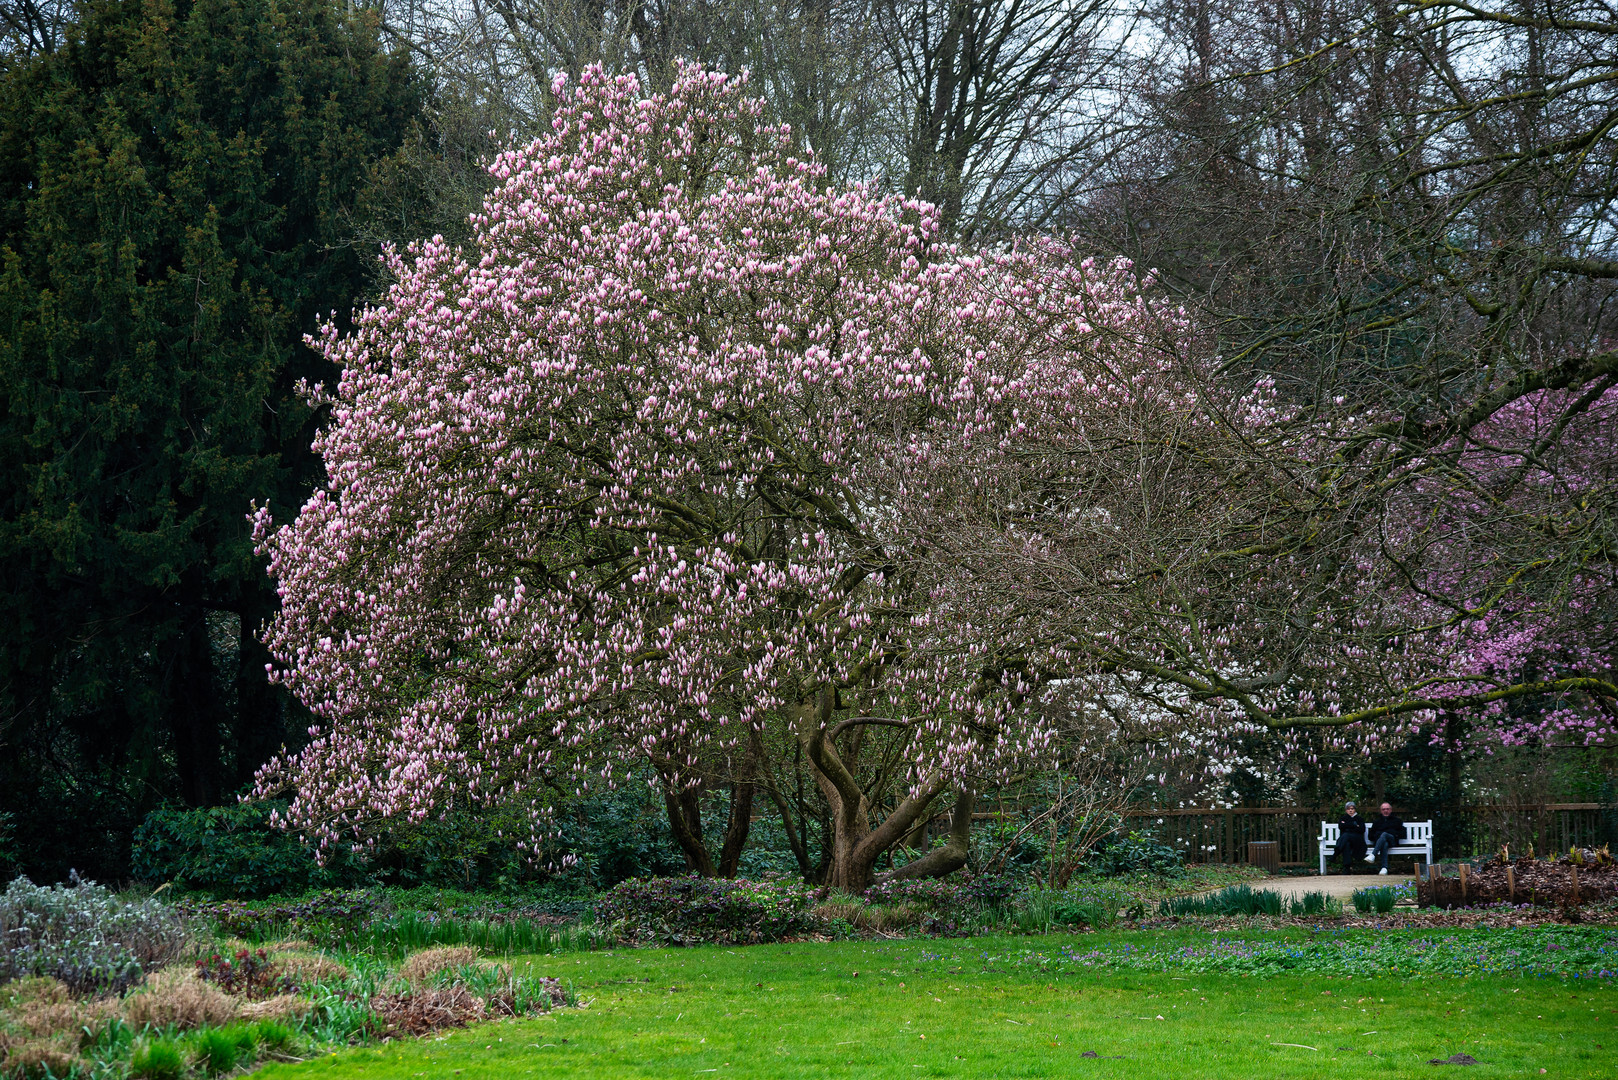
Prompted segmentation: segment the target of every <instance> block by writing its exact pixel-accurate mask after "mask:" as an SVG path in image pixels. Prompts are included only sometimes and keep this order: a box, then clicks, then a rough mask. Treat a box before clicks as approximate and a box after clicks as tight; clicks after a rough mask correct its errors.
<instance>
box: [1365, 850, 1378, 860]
mask: <svg viewBox="0 0 1618 1080" xmlns="http://www.w3.org/2000/svg"><path fill="white" fill-rule="evenodd" d="M1365 861H1366V862H1376V856H1375V855H1372V854H1371V853H1370V852H1369V851H1367V852H1366V853H1365Z"/></svg>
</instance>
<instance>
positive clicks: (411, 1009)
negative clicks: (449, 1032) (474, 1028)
mask: <svg viewBox="0 0 1618 1080" xmlns="http://www.w3.org/2000/svg"><path fill="white" fill-rule="evenodd" d="M371 1008H372V1009H373V1010H375V1012H376V1014H377V1016H378V1017H380V1018H381V1020H382V1023H383V1024H384V1025H386V1027H387V1030H388V1033H389V1034H392V1035H426V1034H428V1033H429V1032H433V1031H440V1030H442V1029H444V1028H451V1027H465V1026H466V1025H467V1024H472V1023H476V1022H478V1021H480V1020H484V1019H486V1018H487V1017H488V1009H487V1008H486V1007H485V1006H484V1004H483V1002H482V1001H481V1000H479V999H478V998H477V997H475V996H474V995H473V994H471V993H470V992H469V991H467V989H466V988H465V987H461V986H446V987H442V988H440V989H437V990H409V991H406V992H405V993H403V994H378V995H377V996H376V997H374V998H372V999H371Z"/></svg>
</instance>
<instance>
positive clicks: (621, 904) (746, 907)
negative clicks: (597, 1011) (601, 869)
mask: <svg viewBox="0 0 1618 1080" xmlns="http://www.w3.org/2000/svg"><path fill="white" fill-rule="evenodd" d="M813 900H814V890H813V889H811V888H810V887H809V886H807V885H800V884H798V883H796V882H784V881H723V880H716V879H713V878H699V877H683V878H632V879H630V880H629V881H625V882H622V883H621V884H619V885H618V886H617V887H616V888H614V889H613V890H612V891H611V892H609V893H606V894H605V895H603V896H602V897H601V898H600V899H598V900H597V901H596V918H597V919H599V920H600V921H601V922H603V923H608V924H610V925H612V927H613V929H614V931H615V932H616V933H617V934H618V936H620V937H622V938H626V939H631V940H640V941H651V940H658V941H667V942H670V943H672V944H694V943H696V942H708V941H712V942H725V943H732V944H741V943H752V942H766V941H782V940H784V939H786V938H789V937H795V936H798V935H801V934H810V933H815V932H816V931H819V930H823V929H824V928H825V927H824V925H823V924H822V921H821V920H820V919H819V918H818V917H817V916H816V915H815V914H814V912H813V911H812V910H810V907H811V904H812V902H813Z"/></svg>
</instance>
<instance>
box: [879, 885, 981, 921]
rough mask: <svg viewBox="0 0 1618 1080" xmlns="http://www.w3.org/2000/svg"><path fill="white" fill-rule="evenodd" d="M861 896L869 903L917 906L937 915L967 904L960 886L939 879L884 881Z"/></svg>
mask: <svg viewBox="0 0 1618 1080" xmlns="http://www.w3.org/2000/svg"><path fill="white" fill-rule="evenodd" d="M860 895H861V897H862V898H863V899H864V900H865V901H866V902H867V903H871V904H904V903H908V904H916V905H918V906H921V907H925V908H927V909H928V910H929V911H932V912H934V913H935V914H936V913H938V912H944V911H955V910H957V909H959V908H960V907H961V905H962V904H963V903H964V902H965V897H964V896H963V894H962V890H961V886H960V885H959V884H957V883H954V882H949V881H942V880H939V879H937V878H926V879H921V880H901V881H882V882H878V883H877V884H875V885H872V886H871V887H870V888H869V889H866V890H865V892H863V893H861V894H860Z"/></svg>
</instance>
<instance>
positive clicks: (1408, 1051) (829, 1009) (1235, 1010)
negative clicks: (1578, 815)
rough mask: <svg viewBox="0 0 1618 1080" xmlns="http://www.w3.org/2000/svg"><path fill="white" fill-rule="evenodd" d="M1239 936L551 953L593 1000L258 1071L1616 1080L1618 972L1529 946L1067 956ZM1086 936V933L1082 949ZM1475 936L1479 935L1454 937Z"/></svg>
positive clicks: (1591, 936)
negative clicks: (1279, 967) (1381, 959)
mask: <svg viewBox="0 0 1618 1080" xmlns="http://www.w3.org/2000/svg"><path fill="white" fill-rule="evenodd" d="M1457 933H1462V934H1465V933H1470V932H1457ZM1570 935H1571V936H1570ZM1225 936H1227V935H1210V934H1207V933H1204V932H1202V931H1200V930H1169V931H1158V932H1152V933H1141V932H1117V933H1102V934H1087V935H1082V936H1081V937H1066V938H1058V937H1051V938H1044V939H1039V938H1027V937H1013V938H975V939H969V940H956V941H895V942H881V943H873V942H859V941H848V942H832V943H824V944H787V945H767V946H756V947H752V948H740V949H738V948H723V947H703V948H693V949H679V950H674V949H667V950H639V951H631V950H616V951H611V952H602V953H592V954H586V955H572V956H566V957H551V958H548V959H547V960H546V962H545V965H544V970H545V971H546V972H547V973H549V974H553V975H559V976H561V977H562V978H563V979H564V981H565V982H567V983H569V984H570V985H571V986H572V987H573V988H574V989H575V990H576V991H577V992H578V993H579V994H580V996H581V999H582V1000H584V1001H586V1002H587V1003H588V1004H587V1007H586V1008H583V1009H565V1010H558V1011H556V1012H553V1013H551V1014H548V1015H547V1016H545V1017H542V1018H536V1019H531V1020H520V1021H510V1022H505V1023H498V1024H489V1025H485V1026H483V1027H479V1028H474V1029H471V1030H468V1031H462V1032H455V1033H453V1034H448V1035H446V1036H443V1037H441V1038H439V1039H434V1040H427V1041H423V1042H405V1043H396V1044H390V1045H387V1046H381V1047H375V1048H370V1049H358V1050H351V1051H346V1052H342V1053H338V1054H335V1055H331V1056H327V1057H323V1058H321V1059H319V1060H316V1061H311V1062H307V1063H304V1064H302V1065H298V1066H285V1065H271V1066H268V1067H267V1068H265V1069H264V1070H263V1071H262V1072H261V1073H260V1074H259V1075H260V1076H262V1077H263V1078H264V1080H313V1078H316V1077H320V1078H327V1077H329V1078H334V1080H381V1078H393V1077H401V1078H411V1080H413V1078H416V1077H438V1076H446V1077H447V1076H456V1075H458V1076H459V1077H460V1080H475V1078H480V1077H506V1076H534V1077H546V1076H557V1077H562V1076H565V1077H569V1078H577V1080H595V1078H601V1080H606V1078H609V1077H610V1078H620V1077H700V1076H707V1075H712V1076H715V1077H771V1078H776V1077H779V1078H798V1077H820V1076H859V1077H862V1078H864V1077H876V1078H899V1077H918V1076H921V1077H934V1076H940V1077H996V1076H1003V1077H1043V1076H1049V1077H1069V1076H1116V1077H1124V1076H1128V1077H1157V1076H1162V1077H1171V1076H1172V1077H1182V1076H1188V1077H1198V1078H1208V1080H1214V1078H1220V1077H1252V1076H1264V1077H1334V1078H1336V1077H1368V1078H1369V1077H1375V1078H1385V1077H1405V1076H1427V1075H1430V1072H1431V1068H1432V1067H1431V1066H1430V1065H1429V1064H1427V1063H1428V1061H1429V1060H1431V1059H1433V1058H1447V1057H1449V1056H1450V1055H1451V1054H1455V1053H1466V1054H1470V1055H1471V1056H1473V1057H1474V1058H1476V1059H1478V1060H1479V1061H1480V1062H1482V1063H1483V1064H1482V1065H1480V1066H1477V1067H1475V1068H1474V1069H1472V1070H1471V1071H1469V1073H1468V1074H1467V1075H1468V1076H1469V1077H1473V1078H1474V1080H1477V1078H1482V1077H1489V1076H1507V1075H1511V1076H1522V1075H1533V1076H1539V1075H1540V1070H1541V1069H1544V1070H1545V1075H1548V1076H1553V1077H1597V1076H1602V1075H1610V1072H1609V1071H1608V1070H1609V1069H1610V1065H1611V1062H1612V1061H1613V1060H1614V1053H1615V1051H1618V988H1615V987H1614V983H1615V982H1618V980H1615V979H1613V978H1610V977H1606V978H1602V977H1597V978H1579V979H1574V978H1561V977H1536V976H1535V975H1534V974H1532V972H1533V971H1534V970H1537V969H1535V968H1534V967H1533V965H1532V964H1531V963H1529V962H1528V960H1527V959H1525V960H1524V961H1523V962H1522V963H1520V964H1518V965H1517V966H1515V967H1511V968H1500V969H1498V970H1499V971H1501V972H1506V971H1509V972H1510V974H1502V973H1497V974H1492V975H1488V976H1484V977H1478V976H1475V975H1473V976H1466V975H1462V976H1454V975H1447V974H1445V975H1434V974H1427V975H1418V976H1416V977H1397V976H1387V975H1383V976H1380V977H1373V978H1365V977H1362V976H1352V975H1343V974H1321V973H1316V972H1300V971H1283V972H1281V973H1279V974H1272V975H1267V976H1263V977H1254V976H1252V975H1248V976H1243V975H1239V974H1231V973H1228V972H1225V971H1202V972H1191V971H1188V970H1185V969H1183V968H1179V969H1176V968H1170V969H1168V970H1165V971H1133V970H1115V969H1110V968H1107V967H1105V966H1099V967H1098V966H1096V965H1094V964H1091V965H1088V966H1086V965H1083V964H1077V963H1075V964H1068V965H1063V964H1060V963H1053V962H1052V960H1053V958H1054V957H1057V956H1058V955H1063V953H1062V950H1063V948H1064V942H1066V943H1068V947H1067V951H1066V954H1065V955H1069V956H1075V955H1084V956H1095V955H1116V956H1119V957H1127V956H1130V955H1139V954H1142V953H1146V952H1152V951H1154V950H1156V951H1160V952H1161V953H1162V954H1163V955H1165V956H1170V955H1173V954H1174V953H1175V952H1176V951H1179V952H1180V953H1182V954H1183V953H1185V952H1186V951H1187V950H1190V951H1191V952H1195V951H1197V950H1199V949H1206V948H1207V947H1208V946H1209V945H1210V943H1211V942H1212V941H1215V940H1217V939H1218V938H1222V937H1225ZM1257 936H1258V937H1261V938H1262V939H1264V940H1266V941H1268V940H1272V939H1276V940H1280V941H1281V943H1282V945H1283V946H1285V947H1288V948H1291V949H1293V950H1294V951H1296V952H1301V953H1308V952H1310V951H1311V950H1316V951H1319V950H1320V949H1325V948H1327V945H1324V944H1322V943H1320V942H1319V941H1316V940H1314V938H1315V937H1316V936H1315V935H1311V934H1309V932H1308V931H1306V930H1298V931H1287V930H1280V931H1277V930H1271V931H1266V932H1264V933H1263V934H1262V935H1257ZM1426 936H1427V937H1428V938H1431V937H1432V936H1433V935H1431V934H1428V935H1426ZM1611 937H1612V932H1611V931H1610V930H1608V931H1593V932H1590V931H1586V932H1583V936H1582V937H1581V936H1579V934H1577V933H1574V932H1573V931H1568V932H1565V933H1561V934H1560V935H1559V936H1554V937H1550V936H1548V937H1547V938H1546V939H1545V940H1544V942H1539V941H1538V939H1527V942H1526V943H1527V945H1528V946H1529V948H1528V951H1527V952H1525V953H1524V954H1523V955H1524V956H1525V957H1529V958H1531V957H1530V954H1531V953H1532V951H1533V950H1532V948H1531V946H1533V945H1534V944H1541V945H1542V946H1549V945H1554V946H1557V947H1556V948H1551V949H1549V954H1550V956H1551V957H1552V958H1553V959H1556V958H1560V957H1562V956H1563V955H1565V954H1566V953H1567V952H1569V951H1576V950H1575V949H1573V947H1571V946H1569V945H1567V944H1566V943H1567V942H1569V941H1572V942H1573V943H1574V946H1577V947H1579V948H1583V949H1584V950H1585V952H1584V953H1582V954H1581V957H1582V959H1580V960H1579V961H1578V964H1583V963H1585V961H1586V960H1588V959H1589V958H1590V957H1594V958H1595V961H1594V962H1595V963H1597V964H1600V963H1604V962H1605V959H1604V958H1605V957H1607V956H1608V954H1609V952H1610V951H1611V949H1610V948H1609V946H1608V944H1607V940H1608V939H1610V938H1611ZM1586 939H1588V940H1586ZM1379 940H1386V941H1390V942H1392V944H1391V945H1390V946H1389V947H1390V948H1391V949H1392V951H1391V952H1389V953H1387V954H1386V956H1385V958H1391V957H1393V956H1394V955H1396V954H1399V955H1402V953H1400V950H1406V951H1408V950H1411V949H1415V948H1416V946H1415V945H1414V944H1412V942H1413V941H1414V940H1415V939H1413V938H1412V939H1408V940H1407V939H1406V938H1404V937H1399V936H1397V935H1394V936H1392V937H1389V936H1388V935H1383V936H1382V938H1378V937H1377V936H1376V934H1375V932H1373V931H1350V932H1346V933H1344V934H1340V935H1335V936H1333V937H1332V938H1331V941H1332V942H1335V943H1337V944H1339V945H1341V944H1342V943H1343V942H1347V943H1348V944H1349V946H1350V947H1351V948H1352V949H1357V950H1358V953H1356V955H1359V954H1362V953H1364V951H1365V950H1366V949H1367V948H1370V947H1371V946H1372V945H1373V944H1374V943H1375V942H1377V941H1379ZM1512 940H1515V939H1512ZM1075 942H1077V943H1082V946H1083V948H1082V949H1080V950H1079V952H1077V953H1075V952H1074V950H1073V948H1072V946H1071V943H1075ZM1519 944H1520V943H1519ZM1479 947H1480V940H1479V939H1472V938H1467V939H1464V940H1463V941H1462V942H1461V943H1460V944H1458V945H1456V946H1455V948H1454V950H1453V951H1455V952H1456V953H1457V955H1460V954H1466V953H1468V951H1469V950H1476V949H1477V948H1479ZM1481 947H1484V948H1488V946H1487V943H1482V945H1481ZM1418 951H1419V950H1418ZM1539 955H1546V950H1545V948H1543V947H1542V948H1541V949H1540V952H1539ZM535 966H536V970H539V969H540V965H539V963H538V962H536V965H535ZM1575 966H1578V965H1577V964H1576V965H1575ZM1615 966H1618V965H1615ZM1042 968H1043V969H1044V970H1042ZM1368 1033H1370V1034H1368ZM1086 1051H1093V1052H1094V1053H1096V1054H1097V1055H1098V1057H1096V1058H1093V1059H1092V1058H1087V1057H1085V1056H1084V1054H1085V1052H1086Z"/></svg>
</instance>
